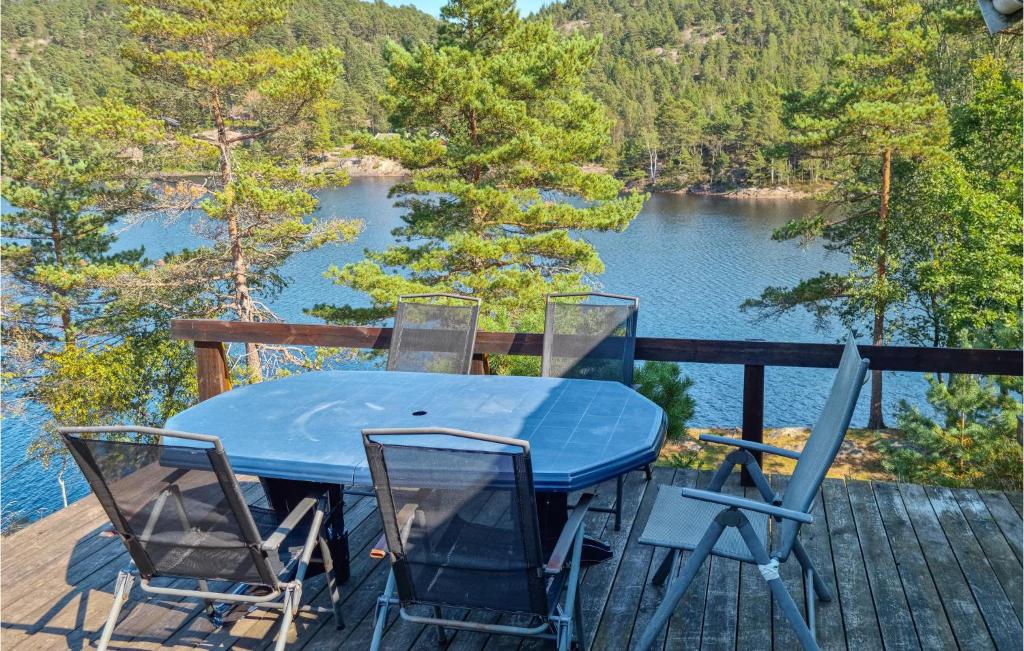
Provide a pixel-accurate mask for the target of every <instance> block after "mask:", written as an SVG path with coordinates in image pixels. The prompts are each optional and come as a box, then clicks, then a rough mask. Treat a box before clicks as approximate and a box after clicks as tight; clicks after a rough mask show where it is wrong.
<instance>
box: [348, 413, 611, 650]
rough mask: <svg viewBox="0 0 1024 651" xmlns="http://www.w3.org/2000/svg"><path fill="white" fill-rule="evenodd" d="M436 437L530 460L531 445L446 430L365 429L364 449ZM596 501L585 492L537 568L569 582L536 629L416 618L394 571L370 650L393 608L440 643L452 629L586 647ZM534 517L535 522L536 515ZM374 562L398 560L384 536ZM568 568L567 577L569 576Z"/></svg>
mask: <svg viewBox="0 0 1024 651" xmlns="http://www.w3.org/2000/svg"><path fill="white" fill-rule="evenodd" d="M438 434H442V435H448V436H456V437H461V438H468V439H474V440H478V441H486V442H489V443H497V444H500V445H507V446H511V447H518V448H520V449H522V451H523V452H522V453H523V455H524V456H525V457H526V459H527V461H529V457H530V444H529V442H527V441H524V440H520V439H513V438H507V437H503V436H493V435H490V434H481V433H478V432H467V431H464V430H458V429H451V428H446V427H414V428H404V429H365V430H363V444H364V445H365V446H367V447H368V448H369V446H371V445H376V443H375V442H373V441H371V437H380V436H408V435H438ZM374 484H375V488H376V489H377V490H379V491H383V490H386V487H385V486H381V485H380V484H378V483H377V482H374ZM384 497H385V495H381V494H378V497H377V498H378V499H383V498H384ZM386 497H387V499H391V496H390V494H387V495H386ZM593 499H594V495H593V494H591V493H584V494H583V495H581V496H580V499H579V501H578V502H577V504H576V506H575V507H574V508H573V511H572V513H571V514H570V515H569V518H568V520H567V521H566V523H565V526H564V527H563V528H562V532H561V534H559V537H558V541H557V542H556V543H555V547H554V549H553V550H552V552H551V555H550V556H549V557H548V560H547V562H546V563H544V564H543V565H542V566H540V567H538V568H537V569H538V571H539V572H541V573H542V576H544V577H547V578H551V579H555V578H558V577H562V578H564V579H565V584H564V586H562V587H561V588H560V590H559V595H560V594H561V592H562V590H564V591H565V601H564V602H562V603H556V604H554V605H553V607H552V604H549V608H548V610H549V611H550V614H549V615H548V616H547V617H546V618H545V621H542V622H541V623H540V624H539V625H537V626H533V627H530V626H511V625H504V624H485V623H481V622H472V621H468V620H463V619H448V618H444V617H442V616H441V609H440V608H439V607H437V606H435V607H434V616H433V617H423V616H420V615H414V614H412V613H410V612H408V611H407V610H406V609H405V608H404V607H403V606H402V604H401V601H400V600H399V599H398V597H397V596H396V590H397V586H396V579H395V572H394V569H393V568H391V569H389V571H388V580H387V584H386V586H385V587H384V592H383V593H382V594H381V595H380V597H378V599H377V604H376V608H375V613H374V618H375V624H374V629H373V639H372V641H371V643H370V649H371V651H376V650H377V649H379V648H380V645H381V641H382V639H383V637H384V628H385V626H386V624H387V620H388V615H389V614H390V609H391V608H392V607H395V606H397V607H398V615H399V617H401V618H402V619H403V620H405V621H408V622H413V623H416V624H423V625H431V626H436V627H437V629H438V640H439V642H440V643H442V644H444V643H445V641H446V640H447V637H446V635H445V629H449V628H450V629H455V630H463V631H475V632H478V633H487V634H494V635H518V636H521V637H536V638H542V639H550V640H554V641H555V643H556V645H557V648H558V650H559V651H567V649H569V647H570V645H571V644H572V642H573V641H575V642H576V643H577V644H578V645H579V647H580V648H585V645H586V641H585V637H584V634H583V619H582V608H581V605H580V599H579V598H578V590H579V578H580V559H581V557H582V553H583V534H584V530H585V528H584V526H583V524H584V518H585V516H586V515H587V512H588V511H593V510H594V509H592V508H591V507H590V503H591V502H592V501H593ZM400 516H401V514H396V518H397V517H400ZM406 517H408V518H411V517H412V514H407V516H406ZM534 517H536V514H535V515H534ZM537 544H538V547H539V545H540V541H539V540H538V541H537ZM370 557H371V558H375V559H383V558H389V560H390V561H391V562H392V563H393V562H394V560H395V559H394V556H393V555H392V554H391V552H390V550H389V548H388V544H387V537H386V534H384V535H382V536H381V538H380V540H379V541H378V542H377V544H376V545H375V546H374V548H373V549H372V550H371V551H370ZM537 557H538V558H542V556H541V553H540V549H539V548H538V550H537ZM567 569H568V575H567V576H566V570H567ZM555 598H556V599H557V598H558V595H556V597H555ZM538 617H539V616H538Z"/></svg>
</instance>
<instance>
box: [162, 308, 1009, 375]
mask: <svg viewBox="0 0 1024 651" xmlns="http://www.w3.org/2000/svg"><path fill="white" fill-rule="evenodd" d="M171 336H172V337H173V338H175V339H183V340H190V341H206V342H224V343H257V344H273V345H283V346H325V347H335V348H365V349H384V348H387V347H388V346H390V344H391V329H390V328H369V327H361V326H331V325H313V324H300V323H244V322H240V321H217V320H211V319H180V320H174V321H171ZM543 338H544V337H543V335H541V334H539V333H523V332H479V333H477V336H476V349H475V351H474V352H476V353H477V354H492V355H533V356H540V354H541V350H542V348H543ZM860 352H861V355H862V356H863V357H867V358H868V359H870V360H871V369H872V370H879V371H915V372H922V373H930V372H938V373H976V374H985V375H1021V374H1022V361H1021V360H1022V355H1024V352H1022V351H1020V350H1004V349H989V348H923V347H917V346H860ZM842 353H843V346H842V345H841V344H812V343H791V342H778V341H757V340H725V339H723V340H719V339H674V338H664V337H638V338H637V340H636V355H635V357H636V359H638V360H651V361H662V362H689V363H694V364H736V365H743V366H751V365H753V366H795V367H811V368H835V367H836V366H838V365H839V358H840V357H841V356H842Z"/></svg>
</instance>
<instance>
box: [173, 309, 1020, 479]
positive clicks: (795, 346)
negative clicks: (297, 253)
mask: <svg viewBox="0 0 1024 651" xmlns="http://www.w3.org/2000/svg"><path fill="white" fill-rule="evenodd" d="M171 336H172V337H173V338H174V339H179V340H188V341H192V342H194V345H195V350H196V373H197V375H198V380H199V399H200V400H206V399H207V398H211V397H213V396H215V395H217V394H218V393H222V392H224V391H227V390H228V389H230V388H231V381H230V379H229V374H228V366H227V356H226V355H225V351H224V347H223V344H225V343H255V344H268V345H277V346H318V347H330V348H360V349H386V348H388V347H389V346H390V344H391V328H371V327H363V326H332V325H314V324H303V323H246V322H241V321H219V320H211V319H177V320H174V321H171ZM543 340H544V336H543V335H541V334H538V333H525V332H478V333H477V336H476V347H475V349H474V357H475V359H476V360H477V361H476V363H475V364H474V372H485V370H486V362H483V363H481V360H482V359H483V358H485V356H486V355H533V356H540V354H541V352H542V349H543ZM859 350H860V354H861V356H862V357H866V358H868V359H869V360H871V369H872V370H876V371H911V372H920V373H971V374H981V375H1012V376H1020V375H1024V351H1021V350H1004V349H987V348H924V347H916V346H859ZM842 352H843V346H842V345H840V344H815V343H794V342H778V341H759V340H718V339H675V338H666V337H638V338H637V340H636V353H635V358H636V359H637V360H644V361H661V362H684V363H691V364H732V365H739V366H743V423H742V434H743V438H744V439H746V440H748V441H757V442H762V441H763V440H764V369H765V367H766V366H789V367H804V368H835V367H837V366H838V365H839V359H840V357H841V356H842ZM755 456H757V457H758V461H759V462H760V457H761V454H760V453H755ZM745 479H746V478H745ZM745 483H746V482H745Z"/></svg>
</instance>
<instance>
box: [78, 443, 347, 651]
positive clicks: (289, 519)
mask: <svg viewBox="0 0 1024 651" xmlns="http://www.w3.org/2000/svg"><path fill="white" fill-rule="evenodd" d="M58 432H59V433H60V435H61V437H62V438H65V439H66V438H68V437H71V436H74V435H77V434H117V433H140V434H150V435H154V436H159V437H165V436H166V437H169V438H177V439H184V440H191V441H199V442H202V443H209V444H210V445H212V446H213V449H214V450H216V451H217V453H218V454H220V455H222V457H223V459H224V460H225V468H224V470H226V471H227V472H226V473H225V474H226V475H227V476H225V477H219V479H220V482H221V486H222V487H223V488H224V492H225V496H226V497H227V499H228V502H229V503H230V504H231V506H232V512H233V515H234V517H235V518H237V520H238V522H239V525H240V527H241V528H242V529H243V531H246V532H248V533H249V535H254V539H255V540H256V541H258V542H257V543H254V544H255V546H256V548H255V549H254V550H253V551H254V553H253V562H254V565H255V566H256V569H257V571H258V572H259V574H260V575H261V576H262V577H265V578H267V579H268V580H267V581H266V583H260V584H255V583H245V582H240V583H238V584H237V587H236V588H235V589H234V590H233V591H230V592H217V591H211V590H210V589H209V587H208V579H204V578H199V577H195V579H196V582H197V585H198V589H197V590H188V589H183V588H167V587H162V586H155V585H152V584H151V583H150V580H149V578H146V577H145V576H142V574H141V573H140V571H139V570H138V569H137V568H138V566H137V559H136V558H135V554H136V553H137V552H139V551H140V550H137V549H135V545H137V544H138V543H137V542H136V541H135V540H132V537H131V536H128V535H125V534H123V533H121V532H119V531H117V529H118V528H122V529H127V527H126V526H125V523H124V522H123V520H122V522H120V523H115V525H119V526H115V531H117V533H118V535H119V536H120V537H121V539H122V542H124V544H125V547H126V548H127V549H128V553H129V555H130V556H131V557H132V562H131V563H130V564H129V566H128V567H127V568H126V569H124V570H121V571H120V572H118V575H117V581H116V583H115V586H114V603H113V605H112V606H111V608H110V613H109V614H108V615H107V620H106V623H105V624H104V626H103V631H102V634H101V635H100V639H99V641H98V642H97V649H98V650H99V651H104V650H105V649H106V648H107V645H108V644H109V643H110V639H111V637H112V636H113V633H114V628H115V627H116V625H117V620H118V617H119V615H120V613H121V609H122V608H123V607H124V604H125V603H126V602H127V601H128V597H129V594H130V592H131V589H132V586H133V585H134V583H135V581H136V580H137V579H139V587H140V588H141V589H142V590H143V591H145V592H149V593H152V594H157V595H163V596H168V597H184V598H186V599H195V600H199V601H202V602H203V603H204V604H205V606H206V608H205V612H206V615H207V617H208V618H209V619H210V621H211V622H212V623H213V624H214V625H215V626H217V627H220V626H221V625H222V624H223V616H224V614H225V613H226V611H227V610H228V608H229V607H230V605H232V604H239V603H242V604H248V605H249V606H250V607H252V608H265V609H269V610H280V611H281V612H282V617H281V625H280V627H279V629H280V632H279V634H278V637H277V641H276V643H275V647H274V648H275V650H276V651H283V649H284V648H285V647H286V645H287V640H288V631H289V629H290V627H291V625H292V622H293V621H294V618H295V616H296V615H297V614H298V613H299V612H315V613H330V614H333V615H334V617H335V625H336V626H337V628H338V629H343V628H344V627H345V624H344V619H343V618H342V613H341V595H340V591H339V589H338V585H337V582H336V581H335V577H334V563H333V559H332V558H331V553H330V549H329V548H328V545H327V539H326V538H325V537H324V535H323V532H322V527H323V523H324V521H325V520H326V519H327V518H328V517H329V516H330V513H331V511H332V509H330V508H329V503H328V501H327V496H326V495H322V496H320V497H312V496H310V497H306V498H304V499H302V500H301V501H300V502H299V503H298V504H297V505H296V506H295V508H294V509H292V511H291V512H290V513H289V514H288V515H287V516H286V517H285V519H284V520H283V521H282V522H281V524H280V525H278V527H277V529H276V530H274V532H273V533H272V534H271V535H270V536H269V537H268V538H266V539H265V540H264V539H261V537H260V535H259V534H258V532H257V528H256V523H255V521H254V520H253V517H252V512H251V511H250V510H249V508H248V505H247V504H246V502H245V498H244V497H243V495H242V491H241V487H240V486H239V485H238V480H237V478H236V477H235V474H234V473H233V472H231V468H230V466H229V465H227V455H226V454H225V452H224V447H223V445H222V444H221V441H220V439H219V438H218V437H216V436H211V435H209V434H196V433H192V432H178V431H174V430H166V429H159V428H155V427H133V426H125V425H115V426H107V427H104V426H97V427H61V428H59V429H58ZM68 449H69V450H72V456H75V459H76V461H78V458H77V456H76V454H75V452H74V451H73V448H71V447H70V446H68ZM221 470H222V469H220V468H215V469H214V470H213V472H214V473H215V474H218V475H220V474H221ZM169 499H173V500H174V501H173V505H174V507H175V509H176V510H177V512H178V515H179V518H181V519H182V520H183V521H184V522H185V523H187V520H188V516H187V513H186V512H185V508H184V504H183V502H182V500H181V495H180V493H179V492H178V490H177V489H176V487H173V486H172V487H171V488H170V489H167V490H164V491H163V492H162V493H161V494H160V495H159V497H158V498H157V503H156V505H155V506H154V509H153V512H152V513H151V514H150V517H149V520H148V522H147V524H146V528H145V530H144V532H143V534H142V535H141V536H139V537H140V538H142V539H145V537H146V536H148V534H149V533H151V531H152V527H153V526H154V525H155V524H156V522H157V518H158V516H159V513H160V511H161V510H162V509H163V508H164V507H165V505H166V504H167V501H168V500H169ZM111 502H112V503H116V502H115V501H114V500H111ZM339 507H340V505H336V506H335V507H334V508H339ZM310 514H312V521H311V524H310V529H309V533H308V534H307V536H306V540H305V543H304V545H303V547H302V552H301V554H300V555H299V556H298V558H297V559H293V560H292V561H291V562H290V563H288V564H287V565H286V566H285V568H284V569H283V570H282V571H281V573H280V575H279V574H278V573H277V572H275V571H274V569H273V567H272V566H271V565H270V561H269V559H268V557H267V554H276V553H277V552H278V550H279V549H280V547H281V545H282V544H283V543H284V542H285V539H286V538H287V537H288V535H289V534H290V533H291V532H292V530H293V529H295V528H296V527H297V526H298V525H299V524H300V523H301V522H302V521H303V519H305V518H306V517H308V516H309V515H310ZM108 515H110V514H109V513H108ZM116 515H117V519H122V516H120V513H117V514H116ZM317 547H319V551H320V555H321V562H322V563H323V564H324V571H325V574H326V576H327V589H328V593H329V594H330V597H331V603H332V606H333V607H332V608H322V607H319V606H312V605H309V604H306V605H302V603H301V600H302V582H303V580H304V579H305V576H306V572H307V570H308V568H309V563H310V561H311V559H312V556H313V551H314V549H316V548H317ZM256 552H258V553H256ZM142 553H143V554H144V553H145V552H142ZM296 563H297V564H296ZM145 565H148V557H147V560H146V561H145ZM292 571H294V578H292V579H291V580H289V581H283V580H281V578H280V577H281V576H287V575H290V574H291V573H292ZM152 576H159V574H157V573H155V572H153V573H152ZM248 586H262V587H267V588H269V589H270V592H269V593H267V594H265V595H252V594H244V590H245V588H246V587H248Z"/></svg>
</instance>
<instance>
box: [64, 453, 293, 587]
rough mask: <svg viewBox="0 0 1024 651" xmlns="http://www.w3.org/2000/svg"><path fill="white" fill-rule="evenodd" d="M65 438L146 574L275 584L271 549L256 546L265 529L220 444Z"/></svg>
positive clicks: (145, 575) (115, 525)
mask: <svg viewBox="0 0 1024 651" xmlns="http://www.w3.org/2000/svg"><path fill="white" fill-rule="evenodd" d="M65 441H66V442H67V445H68V448H69V449H70V450H71V453H72V455H73V456H74V458H75V460H76V461H77V462H78V464H79V467H80V468H81V469H82V473H83V474H84V475H85V478H86V480H87V481H88V482H89V485H90V487H91V488H92V489H93V492H94V493H95V494H96V496H97V498H98V499H99V501H100V504H102V505H103V508H104V510H105V511H106V513H107V515H108V516H109V517H110V521H111V522H112V523H113V525H114V529H115V530H116V531H117V533H118V534H120V535H121V537H122V538H123V539H124V540H125V541H126V543H127V544H128V547H129V550H130V551H131V552H132V557H133V560H134V561H135V563H136V565H137V566H138V568H139V572H140V574H141V575H142V576H143V577H144V578H150V577H152V576H158V575H159V576H177V577H191V578H203V579H208V580H225V581H239V582H245V583H253V584H263V585H274V584H275V577H276V572H275V569H274V568H273V567H272V566H271V564H270V562H269V559H268V557H267V556H266V555H265V554H263V553H262V552H260V551H254V549H256V548H258V547H259V544H260V541H261V539H260V532H259V530H258V528H257V526H256V523H255V522H254V521H253V519H252V515H251V513H250V512H249V510H248V507H247V505H246V504H245V500H244V498H243V496H242V494H241V492H240V491H239V490H238V487H237V484H235V483H234V478H233V475H230V470H228V468H229V466H228V465H227V459H226V458H224V455H223V452H221V451H218V450H216V449H214V448H193V447H183V446H174V445H168V444H163V443H156V442H155V441H154V442H152V443H145V442H129V441H118V440H100V439H87V438H80V437H76V436H66V437H65ZM218 469H220V471H221V472H218ZM225 471H226V472H227V473H228V475H227V476H226V477H225V476H224V474H223V473H224V472H225ZM274 526H276V524H275V525H274ZM275 560H276V558H275Z"/></svg>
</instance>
